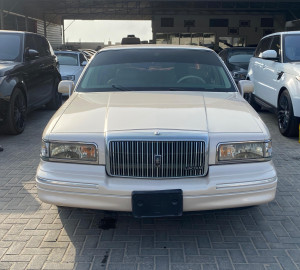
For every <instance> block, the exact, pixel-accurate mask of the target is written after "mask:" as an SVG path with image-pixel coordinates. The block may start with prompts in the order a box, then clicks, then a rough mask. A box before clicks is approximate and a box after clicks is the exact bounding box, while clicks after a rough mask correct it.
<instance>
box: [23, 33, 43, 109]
mask: <svg viewBox="0 0 300 270" xmlns="http://www.w3.org/2000/svg"><path fill="white" fill-rule="evenodd" d="M34 36H35V35H33V34H26V35H25V41H24V72H23V78H24V81H25V84H26V87H27V95H28V108H29V109H31V108H32V107H34V106H35V105H36V104H37V103H38V101H39V90H40V85H41V84H42V71H41V69H40V67H39V62H40V61H39V57H37V58H36V59H30V58H29V56H28V51H29V50H30V49H31V50H36V51H37V50H38V49H37V44H36V41H35V39H34Z"/></svg>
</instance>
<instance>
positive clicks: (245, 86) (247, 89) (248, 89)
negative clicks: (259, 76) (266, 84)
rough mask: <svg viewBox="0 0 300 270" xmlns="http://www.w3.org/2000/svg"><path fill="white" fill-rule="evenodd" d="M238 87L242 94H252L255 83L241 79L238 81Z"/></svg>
mask: <svg viewBox="0 0 300 270" xmlns="http://www.w3.org/2000/svg"><path fill="white" fill-rule="evenodd" d="M238 88H239V91H240V93H241V95H242V96H244V94H250V93H253V91H254V84H253V82H251V81H248V80H240V81H239V82H238Z"/></svg>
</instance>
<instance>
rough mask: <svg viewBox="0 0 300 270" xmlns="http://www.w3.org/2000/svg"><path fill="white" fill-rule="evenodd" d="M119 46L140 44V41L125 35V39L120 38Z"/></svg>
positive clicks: (133, 36) (132, 36)
mask: <svg viewBox="0 0 300 270" xmlns="http://www.w3.org/2000/svg"><path fill="white" fill-rule="evenodd" d="M121 44H122V45H130V44H141V40H140V38H138V37H136V36H135V35H127V37H124V38H122V41H121Z"/></svg>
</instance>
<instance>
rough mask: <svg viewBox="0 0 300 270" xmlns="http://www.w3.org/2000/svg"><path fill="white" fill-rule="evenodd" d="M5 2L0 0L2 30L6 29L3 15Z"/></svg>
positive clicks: (0, 26) (0, 27) (0, 25)
mask: <svg viewBox="0 0 300 270" xmlns="http://www.w3.org/2000/svg"><path fill="white" fill-rule="evenodd" d="M3 7H4V0H0V29H2V30H3V29H4V14H3Z"/></svg>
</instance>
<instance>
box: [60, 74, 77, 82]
mask: <svg viewBox="0 0 300 270" xmlns="http://www.w3.org/2000/svg"><path fill="white" fill-rule="evenodd" d="M61 79H62V80H66V81H75V75H66V76H62V77H61Z"/></svg>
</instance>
